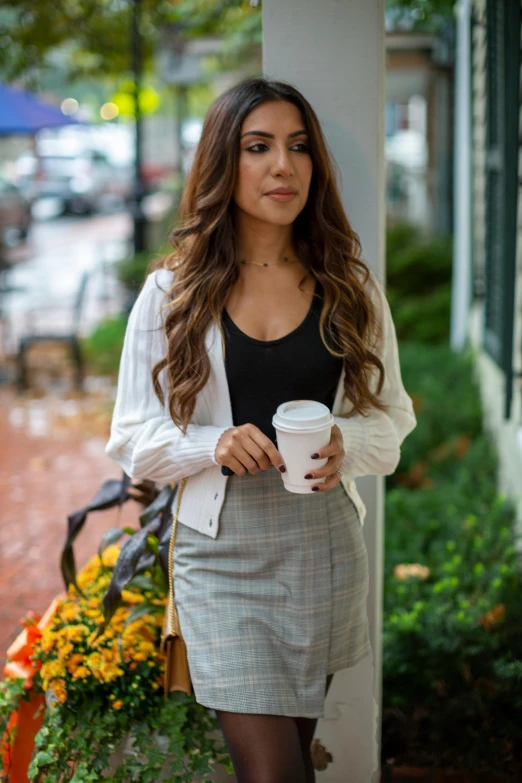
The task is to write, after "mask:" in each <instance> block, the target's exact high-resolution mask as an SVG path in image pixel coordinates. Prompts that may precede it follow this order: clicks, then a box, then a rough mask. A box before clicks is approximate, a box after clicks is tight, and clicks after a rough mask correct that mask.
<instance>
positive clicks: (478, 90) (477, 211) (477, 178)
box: [471, 0, 486, 281]
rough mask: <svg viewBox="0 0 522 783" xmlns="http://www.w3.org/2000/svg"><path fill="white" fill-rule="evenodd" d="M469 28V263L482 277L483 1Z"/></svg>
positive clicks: (476, 6)
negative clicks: (470, 217)
mask: <svg viewBox="0 0 522 783" xmlns="http://www.w3.org/2000/svg"><path fill="white" fill-rule="evenodd" d="M473 7H474V13H475V19H476V22H477V23H476V24H475V25H474V26H473V29H472V58H473V59H472V65H471V79H472V107H473V108H472V134H473V137H472V144H473V263H474V267H475V272H474V276H475V280H476V281H480V280H482V279H483V276H484V239H485V236H484V225H485V212H486V177H485V160H486V29H485V24H486V0H475V2H474V4H473Z"/></svg>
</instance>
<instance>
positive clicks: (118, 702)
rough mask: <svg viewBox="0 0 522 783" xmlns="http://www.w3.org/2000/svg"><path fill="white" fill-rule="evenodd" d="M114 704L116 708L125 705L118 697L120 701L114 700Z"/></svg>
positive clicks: (119, 708) (118, 708)
mask: <svg viewBox="0 0 522 783" xmlns="http://www.w3.org/2000/svg"><path fill="white" fill-rule="evenodd" d="M112 706H113V708H114V709H115V710H121V708H122V707H123V702H122V700H121V699H118V701H115V702H113V704H112Z"/></svg>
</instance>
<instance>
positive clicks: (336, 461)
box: [305, 454, 343, 479]
mask: <svg viewBox="0 0 522 783" xmlns="http://www.w3.org/2000/svg"><path fill="white" fill-rule="evenodd" d="M342 464H343V458H342V456H341V455H339V454H337V455H336V456H335V457H330V459H329V460H328V462H327V463H326V465H323V467H322V468H314V469H313V470H309V471H308V473H307V474H306V476H305V478H306V479H312V478H324V477H325V476H326V477H327V478H329V477H330V476H332V475H335V476H339V477H340V475H341V474H340V473H337V468H340V467H341V466H342Z"/></svg>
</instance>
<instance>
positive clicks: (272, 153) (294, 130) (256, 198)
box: [234, 101, 312, 226]
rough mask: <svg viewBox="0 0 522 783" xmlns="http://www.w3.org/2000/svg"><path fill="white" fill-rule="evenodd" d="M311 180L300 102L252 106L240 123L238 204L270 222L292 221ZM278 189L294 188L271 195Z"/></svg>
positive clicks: (246, 211)
mask: <svg viewBox="0 0 522 783" xmlns="http://www.w3.org/2000/svg"><path fill="white" fill-rule="evenodd" d="M311 179H312V158H311V157H310V153H309V148H308V134H307V133H306V130H305V127H304V123H303V120H302V117H301V114H300V112H299V109H298V108H297V106H294V104H293V103H288V102H286V101H273V102H270V103H262V104H261V105H260V106H257V107H256V108H255V109H253V110H252V111H251V112H250V114H249V115H248V116H247V117H246V118H245V119H244V121H243V124H242V126H241V138H240V152H239V170H238V177H237V181H236V186H235V189H234V201H235V203H236V205H237V208H238V209H239V210H240V211H242V212H244V213H246V214H248V215H250V216H251V217H254V218H257V219H258V220H262V221H264V222H266V223H272V224H275V225H281V226H286V225H290V224H291V223H293V222H294V220H295V219H296V217H297V216H298V215H299V213H300V212H301V211H302V209H303V208H304V206H305V204H306V200H307V198H308V190H309V188H310V180H311ZM278 189H283V190H287V191H291V192H290V194H288V193H287V194H286V195H285V194H284V193H283V194H282V195H278V194H277V193H271V191H274V190H278Z"/></svg>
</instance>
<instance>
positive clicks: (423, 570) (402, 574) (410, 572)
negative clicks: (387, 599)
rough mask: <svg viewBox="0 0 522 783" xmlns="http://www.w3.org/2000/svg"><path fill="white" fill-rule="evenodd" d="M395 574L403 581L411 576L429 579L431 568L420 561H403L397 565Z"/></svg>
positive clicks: (394, 570)
mask: <svg viewBox="0 0 522 783" xmlns="http://www.w3.org/2000/svg"><path fill="white" fill-rule="evenodd" d="M393 574H394V576H395V578H396V579H400V580H401V581H402V580H404V579H408V578H409V577H410V576H413V577H415V578H416V579H427V578H428V577H429V575H430V569H429V568H428V567H427V566H423V565H420V563H402V564H401V565H398V566H395V568H394V569H393Z"/></svg>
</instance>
